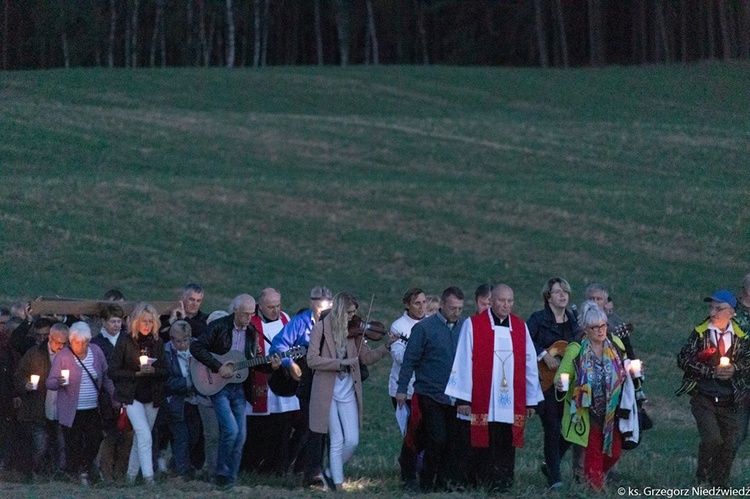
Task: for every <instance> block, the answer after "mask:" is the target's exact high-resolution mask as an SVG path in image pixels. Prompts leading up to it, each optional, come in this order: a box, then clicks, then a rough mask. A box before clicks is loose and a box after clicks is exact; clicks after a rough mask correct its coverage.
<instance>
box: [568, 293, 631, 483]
mask: <svg viewBox="0 0 750 499" xmlns="http://www.w3.org/2000/svg"><path fill="white" fill-rule="evenodd" d="M580 326H581V328H582V332H583V336H582V339H581V342H580V343H570V344H569V345H568V349H567V351H566V352H565V357H563V360H562V361H561V362H560V368H559V369H558V371H557V374H556V375H555V386H556V387H557V391H558V398H559V397H560V395H561V393H564V392H566V391H567V394H566V395H565V406H564V410H563V419H562V434H563V437H564V438H565V440H567V441H569V442H571V443H574V444H576V445H580V446H581V447H583V448H584V452H583V469H584V477H585V479H586V481H587V482H588V483H589V484H590V485H591V486H592V487H594V488H595V489H597V490H601V489H602V487H603V484H604V476H605V475H606V473H607V472H608V471H609V470H610V469H611V468H612V467H613V466H614V465H615V463H616V462H617V460H618V459H619V458H620V452H621V438H620V431H619V429H618V427H617V418H616V416H615V412H616V410H617V408H618V405H619V403H620V394H621V392H622V389H623V384H624V382H625V380H626V378H627V376H628V373H627V370H626V368H625V365H624V356H625V348H624V347H623V345H622V342H621V341H620V339H619V338H617V337H608V336H607V315H606V314H605V313H604V312H602V311H601V310H599V309H598V308H596V309H594V308H592V309H589V310H587V311H586V312H585V313H584V314H583V317H582V320H581V322H580ZM563 374H567V375H568V376H569V383H568V384H569V388H567V389H565V390H564V388H565V386H564V382H563V380H561V379H560V378H561V376H562V375H563Z"/></svg>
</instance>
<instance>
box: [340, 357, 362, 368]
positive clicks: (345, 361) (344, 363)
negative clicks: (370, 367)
mask: <svg viewBox="0 0 750 499" xmlns="http://www.w3.org/2000/svg"><path fill="white" fill-rule="evenodd" d="M340 362H341V367H349V366H353V365H354V364H356V363H357V362H359V358H357V357H352V358H349V359H341V361H340Z"/></svg>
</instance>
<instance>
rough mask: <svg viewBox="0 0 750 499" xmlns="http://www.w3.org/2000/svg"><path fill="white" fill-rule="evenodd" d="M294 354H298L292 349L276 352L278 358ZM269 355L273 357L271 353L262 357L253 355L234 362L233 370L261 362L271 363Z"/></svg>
mask: <svg viewBox="0 0 750 499" xmlns="http://www.w3.org/2000/svg"><path fill="white" fill-rule="evenodd" d="M295 354H298V352H296V351H292V350H287V351H286V352H280V353H277V354H276V355H278V356H279V357H280V358H282V359H283V358H285V357H294V355H295ZM271 357H273V355H265V356H263V357H253V358H252V359H247V360H243V361H241V362H236V363H235V364H234V370H235V371H239V370H241V369H247V368H250V367H256V366H261V365H263V364H270V363H271Z"/></svg>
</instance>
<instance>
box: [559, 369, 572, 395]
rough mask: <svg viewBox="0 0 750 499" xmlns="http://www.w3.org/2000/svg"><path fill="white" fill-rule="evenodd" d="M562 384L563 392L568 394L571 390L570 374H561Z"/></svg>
mask: <svg viewBox="0 0 750 499" xmlns="http://www.w3.org/2000/svg"><path fill="white" fill-rule="evenodd" d="M560 382H561V383H562V391H564V392H567V391H568V389H569V388H570V374H568V373H560Z"/></svg>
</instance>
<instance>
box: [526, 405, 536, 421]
mask: <svg viewBox="0 0 750 499" xmlns="http://www.w3.org/2000/svg"><path fill="white" fill-rule="evenodd" d="M534 414H536V411H535V410H534V408H533V407H527V408H526V419H529V418H530V417H532V416H533V415H534Z"/></svg>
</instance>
